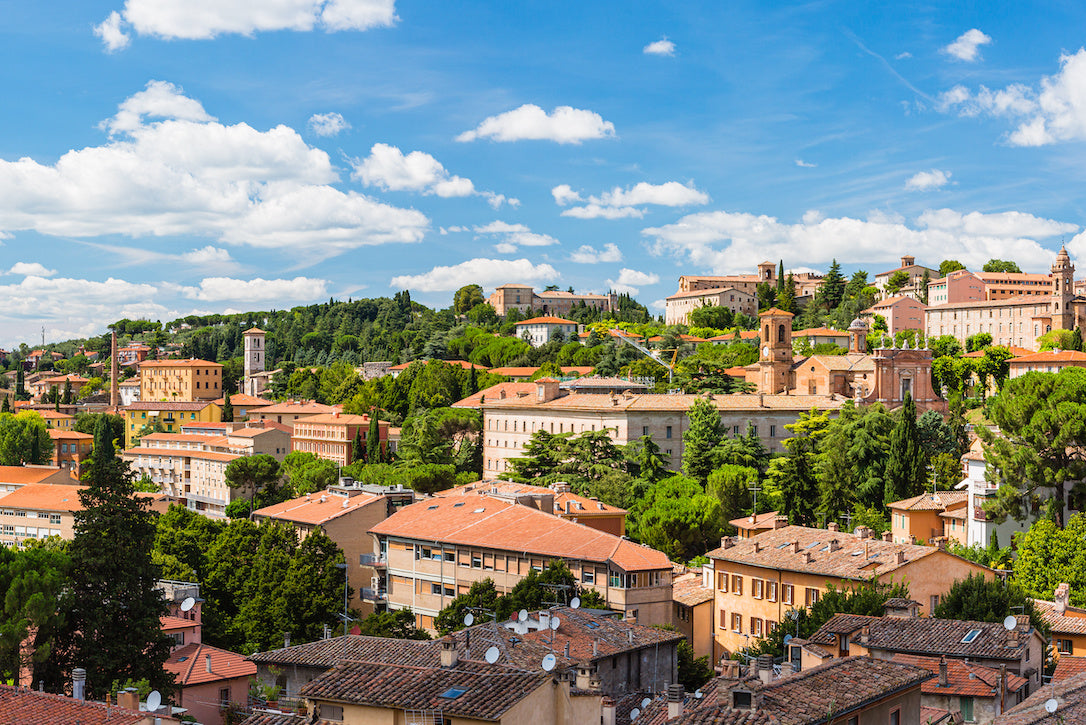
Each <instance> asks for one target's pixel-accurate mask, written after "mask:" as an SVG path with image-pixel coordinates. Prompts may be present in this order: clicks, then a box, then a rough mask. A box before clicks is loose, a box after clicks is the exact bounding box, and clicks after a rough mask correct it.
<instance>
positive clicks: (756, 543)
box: [754, 541, 762, 554]
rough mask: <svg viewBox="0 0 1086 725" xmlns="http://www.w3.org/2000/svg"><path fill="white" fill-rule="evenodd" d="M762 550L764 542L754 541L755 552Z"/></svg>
mask: <svg viewBox="0 0 1086 725" xmlns="http://www.w3.org/2000/svg"><path fill="white" fill-rule="evenodd" d="M761 550H762V542H760V541H755V542H754V553H755V554H757V553H758V552H759V551H761Z"/></svg>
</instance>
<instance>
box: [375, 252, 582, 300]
mask: <svg viewBox="0 0 1086 725" xmlns="http://www.w3.org/2000/svg"><path fill="white" fill-rule="evenodd" d="M560 277H561V275H560V274H558V271H557V270H556V269H555V268H554V267H552V266H551V265H549V264H532V262H531V261H529V260H527V259H511V260H510V259H486V258H483V257H480V258H476V259H469V260H467V261H465V262H461V263H460V264H455V265H452V266H447V267H434V268H433V269H431V270H430V271H429V272H424V273H423V274H415V275H402V276H399V277H393V278H392V280H391V285H390V286H392V287H396V288H400V289H405V288H406V289H411V290H418V291H420V292H447V291H452V290H457V289H460V288H461V287H463V286H464V285H466V284H478V285H481V286H483V287H494V286H496V285H499V284H505V283H506V282H509V281H512V280H516V281H518V282H551V281H554V280H556V279H559V278H560Z"/></svg>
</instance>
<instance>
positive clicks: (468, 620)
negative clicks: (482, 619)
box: [464, 612, 475, 627]
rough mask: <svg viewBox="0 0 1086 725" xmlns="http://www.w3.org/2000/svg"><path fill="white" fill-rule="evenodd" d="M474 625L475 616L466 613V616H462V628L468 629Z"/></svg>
mask: <svg viewBox="0 0 1086 725" xmlns="http://www.w3.org/2000/svg"><path fill="white" fill-rule="evenodd" d="M474 623H475V615H474V614H472V613H471V612H468V613H467V614H465V615H464V626H465V627H470V626H471V625H472V624H474Z"/></svg>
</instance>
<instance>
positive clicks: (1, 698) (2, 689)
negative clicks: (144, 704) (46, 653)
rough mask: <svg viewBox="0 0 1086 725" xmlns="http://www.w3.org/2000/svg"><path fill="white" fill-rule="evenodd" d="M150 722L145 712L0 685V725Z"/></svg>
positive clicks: (102, 724)
mask: <svg viewBox="0 0 1086 725" xmlns="http://www.w3.org/2000/svg"><path fill="white" fill-rule="evenodd" d="M150 719H151V718H150V715H149V714H148V713H145V712H137V711H135V710H128V709H126V708H122V707H117V706H116V705H113V706H112V707H106V705H104V704H102V703H98V702H84V701H81V700H75V699H73V698H71V697H64V696H63V695H51V694H49V693H45V692H36V691H34V690H24V689H20V688H17V687H11V686H9V685H0V724H2V725H53V724H55V725H73V724H74V723H79V724H80V725H136V724H137V723H144V722H150Z"/></svg>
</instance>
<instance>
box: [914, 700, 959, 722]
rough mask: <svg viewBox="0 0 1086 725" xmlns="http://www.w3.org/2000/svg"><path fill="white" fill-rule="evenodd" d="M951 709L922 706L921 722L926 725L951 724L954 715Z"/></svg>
mask: <svg viewBox="0 0 1086 725" xmlns="http://www.w3.org/2000/svg"><path fill="white" fill-rule="evenodd" d="M956 713H957V711H955V713H951V712H950V710H942V709H940V708H938V707H927V706H926V705H921V706H920V722H922V723H924V725H950V723H952V722H953V720H952V718H953V715H954V714H956Z"/></svg>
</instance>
